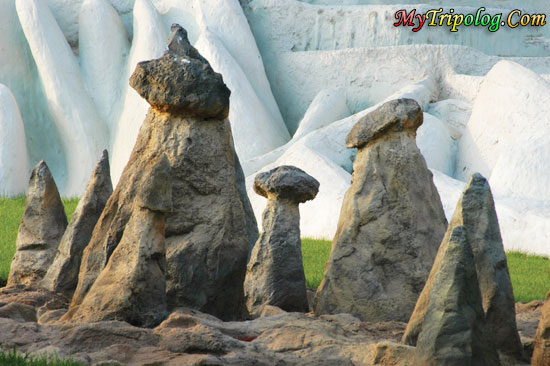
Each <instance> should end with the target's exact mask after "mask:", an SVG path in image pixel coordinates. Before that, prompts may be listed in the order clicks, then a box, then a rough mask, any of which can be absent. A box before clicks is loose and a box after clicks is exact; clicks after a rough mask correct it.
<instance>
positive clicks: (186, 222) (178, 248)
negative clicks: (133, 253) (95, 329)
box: [71, 64, 257, 320]
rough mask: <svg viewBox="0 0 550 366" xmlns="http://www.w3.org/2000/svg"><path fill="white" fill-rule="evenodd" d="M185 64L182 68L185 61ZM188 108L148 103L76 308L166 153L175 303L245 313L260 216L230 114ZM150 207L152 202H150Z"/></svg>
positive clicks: (232, 315)
mask: <svg viewBox="0 0 550 366" xmlns="http://www.w3.org/2000/svg"><path fill="white" fill-rule="evenodd" d="M178 65H179V64H178ZM178 65H176V66H177V69H176V70H174V72H175V73H178V72H180V71H181V69H182V68H184V67H185V64H184V65H179V66H178ZM176 66H174V67H176ZM178 70H179V71H178ZM186 113H187V112H183V111H178V112H177V113H171V112H168V113H166V112H161V111H159V110H157V109H155V108H150V109H149V112H148V114H147V117H146V119H145V121H144V123H143V125H142V127H141V129H140V133H139V135H138V138H137V141H136V145H135V146H134V150H133V151H132V154H131V156H130V159H129V162H128V164H127V166H126V167H125V169H124V171H123V173H122V176H121V178H120V181H119V183H118V185H117V187H116V189H115V191H114V193H113V195H112V196H111V198H110V199H109V201H108V202H107V205H106V206H105V210H104V211H103V213H102V215H101V217H100V218H99V220H98V223H97V225H96V227H95V229H94V232H93V234H92V238H91V240H90V243H89V244H88V246H87V247H86V249H85V250H84V255H83V258H82V265H81V268H80V273H79V281H78V286H77V289H76V291H75V294H74V296H73V299H72V302H71V309H72V308H75V307H77V306H78V305H80V304H81V303H82V301H83V300H84V297H85V296H86V293H87V292H88V291H89V290H90V288H91V286H92V285H93V283H94V282H95V281H96V279H97V277H98V276H99V274H100V273H101V271H102V270H103V268H104V267H105V264H106V263H108V262H109V258H110V256H111V255H112V253H113V251H114V250H115V248H116V247H117V246H118V245H119V243H120V241H121V238H122V235H123V233H124V231H125V226H126V225H127V223H128V220H129V219H130V216H131V215H132V211H133V207H134V205H135V201H136V200H137V199H138V198H137V196H138V195H139V192H140V190H142V187H143V186H144V185H146V184H147V180H148V177H149V176H151V171H152V170H153V168H154V164H153V162H156V161H158V159H159V157H160V156H161V155H166V157H167V159H168V161H169V163H170V166H171V173H170V177H169V179H168V180H169V181H170V182H171V187H172V212H171V213H169V214H168V215H167V219H166V220H167V221H166V230H165V233H166V260H167V269H166V279H167V283H166V285H167V299H168V307H169V309H171V308H175V307H180V306H186V307H191V308H195V309H199V310H201V311H203V312H206V313H210V314H213V315H215V316H218V317H220V318H222V319H226V320H229V319H237V318H241V317H243V316H245V315H246V306H245V303H244V291H243V282H244V276H245V272H246V262H247V257H248V252H249V247H250V243H249V240H250V238H252V237H253V236H254V234H253V233H252V232H251V227H252V225H251V222H253V221H252V220H251V218H250V212H249V211H247V209H246V207H247V206H249V205H250V203H249V202H248V197H247V196H246V195H245V194H243V192H245V190H244V179H242V177H241V178H239V167H238V164H237V160H236V154H235V150H234V148H233V144H232V135H231V127H230V124H229V121H228V120H216V119H206V118H197V115H198V114H196V113H193V112H189V113H188V114H186ZM245 203H246V204H245ZM156 204H161V202H160V201H159V202H158V203H156ZM147 205H148V207H153V203H151V202H149V203H148V204H147ZM161 205H162V204H161ZM247 212H248V213H247ZM256 230H257V229H256Z"/></svg>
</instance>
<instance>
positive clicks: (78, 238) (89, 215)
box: [41, 150, 113, 298]
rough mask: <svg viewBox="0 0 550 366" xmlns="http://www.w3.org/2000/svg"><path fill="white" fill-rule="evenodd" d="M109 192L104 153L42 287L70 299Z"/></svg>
mask: <svg viewBox="0 0 550 366" xmlns="http://www.w3.org/2000/svg"><path fill="white" fill-rule="evenodd" d="M112 193H113V184H112V183H111V173H110V169H109V155H108V153H107V151H106V150H104V151H103V154H102V156H101V159H100V161H99V162H98V163H97V166H96V168H95V169H94V172H93V173H92V176H91V178H90V181H89V182H88V186H87V187H86V190H85V191H84V194H83V195H82V197H81V198H80V201H79V202H78V206H77V207H76V210H75V212H74V213H73V215H72V217H71V222H70V223H69V226H68V227H67V230H66V231H65V234H63V237H62V238H61V242H60V243H59V248H58V250H57V255H56V256H55V259H54V261H53V263H52V265H51V266H50V268H49V269H48V272H47V273H46V276H45V277H44V279H43V280H42V284H41V286H42V287H44V288H45V289H47V290H50V291H54V292H60V293H63V294H65V295H67V297H69V298H71V297H72V295H73V292H74V290H75V288H76V284H77V283H78V272H79V270H80V262H81V261H82V252H83V251H84V248H86V245H88V243H89V241H90V238H91V237H92V232H93V230H94V227H95V224H96V223H97V220H98V219H99V216H100V215H101V213H102V212H103V209H104V208H105V204H106V203H107V200H108V199H109V197H111V194H112Z"/></svg>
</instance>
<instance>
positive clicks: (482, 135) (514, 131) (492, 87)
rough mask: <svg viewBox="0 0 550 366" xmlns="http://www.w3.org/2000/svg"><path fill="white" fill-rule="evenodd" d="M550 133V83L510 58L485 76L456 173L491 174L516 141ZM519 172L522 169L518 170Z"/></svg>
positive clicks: (462, 174)
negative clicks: (503, 153) (501, 156)
mask: <svg viewBox="0 0 550 366" xmlns="http://www.w3.org/2000/svg"><path fill="white" fill-rule="evenodd" d="M548 135H550V85H549V84H548V83H547V82H546V81H545V80H544V79H542V78H541V77H539V76H538V75H537V74H536V73H534V72H533V71H531V70H529V69H527V68H525V67H523V66H521V65H519V64H516V63H514V62H510V61H501V62H499V63H498V64H496V65H495V66H494V67H493V68H492V69H491V71H490V72H489V73H488V74H487V76H485V79H484V80H483V83H482V85H481V87H480V90H479V93H478V94H477V97H476V100H475V103H474V105H473V108H472V115H471V116H470V120H469V121H468V125H467V127H466V130H465V131H464V135H463V136H462V138H461V140H460V143H459V148H458V157H457V159H458V160H457V170H456V173H455V176H456V177H457V178H459V179H461V180H466V179H467V177H469V176H470V175H471V174H472V173H474V172H480V173H481V174H483V175H484V176H486V177H490V176H491V173H492V171H493V168H494V166H495V164H496V163H497V161H498V159H499V157H500V155H501V154H502V152H504V151H505V150H506V149H508V148H511V147H512V146H513V145H515V144H519V143H523V142H526V141H531V140H532V139H534V138H536V137H537V136H548ZM518 173H519V172H518Z"/></svg>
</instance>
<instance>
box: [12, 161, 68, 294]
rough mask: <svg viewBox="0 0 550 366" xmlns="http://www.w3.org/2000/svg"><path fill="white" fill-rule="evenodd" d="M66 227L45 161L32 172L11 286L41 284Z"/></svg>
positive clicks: (61, 208)
mask: <svg viewBox="0 0 550 366" xmlns="http://www.w3.org/2000/svg"><path fill="white" fill-rule="evenodd" d="M66 227H67V216H66V215H65V210H64V208H63V203H62V202H61V198H60V197H59V192H58V191H57V186H56V185H55V182H54V180H53V177H52V174H51V173H50V170H49V169H48V166H47V165H46V163H45V162H44V161H41V162H40V163H38V165H36V167H35V168H34V169H33V171H32V173H31V179H30V182H29V188H28V190H27V203H26V205H25V213H24V214H23V218H22V219H21V223H20V225H19V231H18V233H17V243H16V250H17V251H16V253H15V257H14V259H13V262H12V264H11V269H10V274H9V277H8V286H11V285H27V286H33V285H39V283H40V280H42V278H43V277H44V275H45V274H46V272H47V270H48V268H49V267H50V265H51V264H52V261H53V260H54V257H55V254H56V252H57V246H58V245H59V240H60V239H61V237H62V236H63V232H64V231H65V228H66Z"/></svg>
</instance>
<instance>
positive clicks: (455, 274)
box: [407, 226, 500, 366]
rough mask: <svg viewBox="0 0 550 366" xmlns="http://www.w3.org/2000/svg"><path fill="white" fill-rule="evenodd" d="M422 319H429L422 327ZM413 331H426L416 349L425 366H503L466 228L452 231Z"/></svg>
mask: <svg viewBox="0 0 550 366" xmlns="http://www.w3.org/2000/svg"><path fill="white" fill-rule="evenodd" d="M418 314H423V321H422V323H421V324H417V323H416V322H415V320H416V317H417V315H418ZM411 325H416V326H418V327H419V328H420V332H419V334H418V340H417V342H416V349H415V357H416V360H417V361H416V362H417V363H418V364H419V365H426V366H430V365H433V366H439V365H445V366H463V365H485V366H491V365H500V361H499V357H498V353H497V351H496V349H495V348H494V346H493V345H492V343H491V339H490V336H489V334H490V333H488V332H487V328H486V327H485V316H484V313H483V307H482V300H481V293H480V291H479V283H478V279H477V275H476V265H475V260H474V255H473V253H472V249H471V248H470V245H469V244H468V240H467V233H466V230H465V229H464V227H462V226H452V227H449V229H448V230H447V233H446V234H445V238H444V239H443V242H442V244H441V247H440V249H439V252H438V255H437V258H436V261H435V263H434V266H433V268H432V271H431V272H430V278H429V279H428V282H427V283H426V287H425V288H424V290H423V291H422V294H421V295H420V299H419V301H418V305H417V306H416V308H415V312H414V313H413V315H412V317H411V322H409V325H408V326H407V327H408V329H410V327H411ZM408 329H407V332H408Z"/></svg>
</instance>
